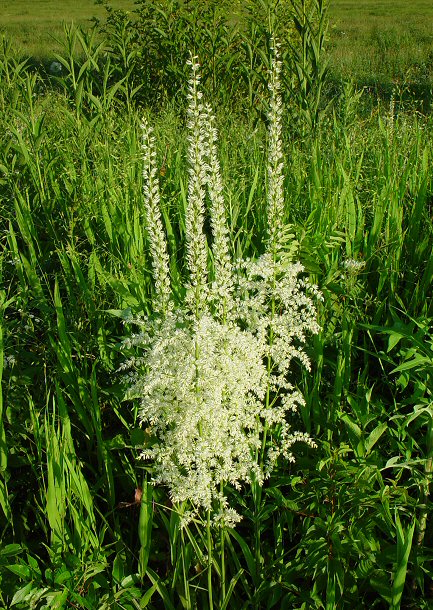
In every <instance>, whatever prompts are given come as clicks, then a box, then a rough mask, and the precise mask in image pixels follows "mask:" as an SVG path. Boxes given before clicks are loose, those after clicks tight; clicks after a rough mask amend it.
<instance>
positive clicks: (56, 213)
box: [0, 5, 433, 610]
mask: <svg viewBox="0 0 433 610" xmlns="http://www.w3.org/2000/svg"><path fill="white" fill-rule="evenodd" d="M283 8H284V7H283ZM197 10H202V9H197ZM203 10H204V9H203ZM215 10H216V9H215ZM256 10H257V13H255V14H256V15H259V14H261V15H263V12H261V11H263V10H265V11H267V8H266V6H264V7H263V6H258V5H257V7H256ZM203 14H204V13H203ZM209 14H210V15H213V13H209ZM266 14H267V13H266ZM206 15H207V13H206ZM184 17H185V18H186V16H185V15H184V16H183V17H182V19H183V18H184ZM114 18H115V19H119V20H120V21H119V25H117V22H116V23H113V24H112V25H110V23H109V24H108V26H107V28H108V29H107V31H108V30H109V28H110V27H111V28H112V29H111V30H110V32H111V33H110V34H109V39H110V41H111V44H112V48H113V52H112V58H111V59H108V56H106V55H105V50H103V49H102V48H101V47H100V40H99V39H97V38H95V34H92V33H91V32H88V31H80V30H75V29H67V30H66V35H65V39H64V40H65V43H66V46H65V47H64V48H63V49H62V50H60V51H59V57H58V60H59V62H60V63H61V64H62V66H63V67H64V70H65V71H64V74H63V76H62V77H54V76H51V77H49V78H48V77H47V78H45V77H44V78H43V77H42V75H41V74H38V73H37V72H35V71H33V70H32V69H31V67H30V66H29V64H28V63H27V62H22V61H21V60H20V59H18V58H17V56H16V55H15V53H14V52H13V49H12V48H11V46H10V45H9V44H8V43H7V42H6V41H5V40H3V41H2V45H1V48H0V127H1V129H0V278H1V282H0V283H1V288H0V371H1V393H0V539H1V544H0V607H4V608H10V607H11V608H14V607H16V608H23V609H24V608H32V607H33V608H36V609H39V608H41V609H42V608H44V607H46V608H48V607H49V608H56V607H57V608H59V609H60V608H68V607H76V608H83V609H86V608H92V610H93V609H94V608H101V610H102V609H103V608H104V609H105V608H128V609H129V608H133V609H136V608H146V607H148V608H155V609H157V608H162V607H166V608H179V607H185V608H188V607H190V608H194V607H201V608H206V607H207V604H208V601H207V600H208V595H207V589H208V586H209V581H208V575H209V570H207V567H208V558H209V556H210V554H211V553H210V551H212V554H213V555H212V556H213V557H220V558H222V560H223V561H224V567H223V564H222V563H218V565H217V562H214V564H213V566H212V579H213V581H212V582H213V585H214V588H215V591H219V593H218V594H219V595H220V597H218V598H216V599H215V600H214V605H217V604H219V607H221V608H289V609H303V610H306V609H315V608H317V609H320V608H327V609H328V608H329V609H333V608H335V609H336V608H341V609H346V608H356V607H367V606H371V607H372V608H373V607H374V608H379V609H382V608H384V609H387V608H398V607H401V608H407V609H410V608H413V609H414V610H415V609H416V610H419V609H424V608H425V609H428V608H430V607H431V605H432V599H431V587H432V578H431V574H432V561H433V548H432V543H431V539H432V538H431V536H432V527H433V525H432V522H431V519H430V515H431V511H432V501H431V496H430V485H431V478H432V458H433V453H432V452H433V433H432V430H433V426H432V414H431V407H432V392H433V386H432V359H433V358H432V319H433V310H432V307H433V305H432V300H431V294H432V282H433V258H432V256H431V253H432V248H433V227H432V221H431V211H432V208H431V206H432V192H433V173H432V168H431V158H432V154H433V150H432V149H433V142H432V138H431V133H432V124H431V117H429V116H423V115H420V114H418V113H414V112H409V111H407V110H406V109H405V107H404V104H403V103H402V99H400V98H399V97H398V96H397V97H396V99H395V104H394V103H393V104H390V105H386V106H385V105H381V104H377V103H376V101H375V100H374V102H373V101H372V100H371V99H367V100H366V96H365V94H362V93H361V92H360V91H357V90H356V88H355V87H354V86H350V85H347V86H345V87H344V89H343V90H342V91H341V93H340V94H339V97H338V98H337V99H336V102H335V104H334V105H333V107H329V108H328V109H326V110H325V111H323V112H322V114H321V120H320V121H317V122H316V129H315V132H314V133H313V134H310V133H309V131H308V130H307V129H306V128H304V130H303V129H302V125H305V124H304V123H302V121H300V122H299V129H298V128H297V129H296V130H295V131H292V130H291V129H290V122H289V121H287V128H286V129H285V140H284V157H285V159H286V163H287V164H288V166H289V171H288V172H287V176H286V177H285V181H284V193H285V212H284V217H285V221H290V223H291V234H293V235H294V237H293V238H291V239H292V243H291V246H292V248H294V249H296V253H297V255H298V256H299V258H300V259H301V260H302V262H303V264H304V266H305V268H306V270H307V272H308V274H309V276H310V278H311V279H312V280H313V281H314V282H316V283H317V284H318V286H319V288H320V290H321V291H322V293H323V295H324V301H323V303H322V304H321V306H320V312H319V313H320V323H321V327H322V331H321V333H320V334H319V335H318V336H317V337H315V338H314V341H312V343H311V345H310V346H309V356H310V359H311V361H312V363H313V368H312V371H311V372H310V373H305V372H304V371H302V370H301V368H300V369H299V371H296V375H297V377H296V378H297V380H298V386H299V389H300V390H301V391H302V393H303V395H304V396H305V397H306V404H305V406H303V407H302V409H301V410H300V417H301V418H302V421H301V422H299V424H300V425H301V426H303V428H305V429H307V430H308V432H309V433H310V434H311V435H312V436H313V437H314V438H315V439H316V441H317V443H318V445H319V447H318V449H317V450H314V451H311V450H307V449H305V448H304V449H302V447H300V448H299V450H298V448H297V451H296V453H297V455H298V460H297V462H296V463H295V464H293V465H290V464H282V465H280V466H279V467H278V470H277V472H276V473H275V476H274V477H273V478H272V479H271V480H270V481H269V482H268V483H267V484H266V485H265V486H264V487H263V488H261V489H259V488H256V489H253V490H252V491H248V490H246V489H242V490H241V491H240V492H237V491H227V493H229V494H233V495H232V497H230V495H228V500H229V501H233V503H235V504H236V505H237V506H239V507H241V509H242V514H243V521H242V522H241V523H240V524H239V526H238V527H237V528H236V529H235V530H227V531H226V532H225V533H224V535H223V536H222V537H220V536H216V535H215V536H214V537H213V541H212V548H209V547H210V544H209V539H208V538H207V536H206V534H205V532H206V527H205V524H204V526H203V524H202V523H200V522H195V521H193V522H192V523H190V524H189V526H188V527H187V528H186V529H183V530H179V529H178V524H179V519H180V517H181V516H182V515H179V514H177V513H175V512H174V511H173V510H172V508H173V507H172V505H171V503H170V499H169V498H168V497H167V494H166V492H165V490H164V489H161V488H159V487H155V488H154V487H152V486H151V485H150V481H151V478H152V469H151V467H148V468H147V469H146V471H143V470H144V469H143V466H142V464H141V463H140V462H138V461H137V457H138V453H139V451H140V448H141V447H142V446H143V445H144V444H145V443H146V442H149V440H151V439H149V431H148V430H147V429H141V428H140V427H139V425H138V417H137V415H138V414H137V412H136V410H135V408H134V406H133V405H132V404H130V403H129V402H127V401H123V400H122V397H123V388H122V387H121V384H120V381H121V379H120V373H118V368H119V366H120V364H121V362H122V361H123V355H121V353H120V344H121V341H122V339H123V338H124V336H125V333H126V331H125V329H124V320H125V318H128V317H129V314H131V313H132V314H133V315H139V314H149V313H151V302H152V288H151V285H152V281H151V261H150V256H149V254H150V253H149V239H148V235H147V232H146V229H145V223H144V205H143V194H142V160H141V154H142V153H141V150H140V143H139V142H140V139H139V138H140V136H139V127H138V126H139V123H140V119H141V117H140V116H139V113H138V112H137V110H136V104H137V102H138V101H139V96H143V97H141V99H145V95H147V96H148V98H146V99H147V101H149V102H150V101H152V100H154V101H155V100H156V101H157V102H158V104H157V107H158V112H156V111H154V109H152V108H150V109H149V110H148V112H147V114H149V115H150V117H149V120H151V122H152V124H153V125H154V126H155V136H156V141H157V142H158V150H157V167H158V172H159V179H160V188H161V200H162V202H163V204H162V217H163V222H164V228H165V231H166V235H167V238H168V248H169V254H170V276H171V280H172V285H173V289H174V291H175V292H176V291H177V293H178V294H180V295H181V294H182V291H183V290H184V287H183V282H182V277H184V271H185V270H184V269H183V261H184V259H185V257H184V252H185V223H184V220H183V219H184V217H185V205H186V184H185V183H184V178H183V176H185V172H186V162H185V152H186V148H187V142H186V130H185V127H184V124H183V119H182V116H183V115H182V114H181V113H180V112H179V106H182V105H183V104H184V101H183V99H182V93H181V88H182V87H184V86H185V85H186V83H185V82H182V83H181V85H180V86H179V91H178V90H177V89H176V83H179V82H180V80H179V81H178V80H176V79H177V78H179V79H182V78H183V74H184V70H185V68H184V66H183V65H181V64H180V62H179V64H177V63H176V62H177V60H176V59H175V58H174V59H173V61H172V63H171V64H169V65H170V66H171V68H170V71H169V72H167V74H169V75H170V78H168V80H167V84H166V85H165V84H164V83H163V78H162V76H161V75H160V76H159V77H158V74H156V76H155V78H159V79H160V80H159V81H158V80H157V81H156V85H155V91H154V93H155V95H154V97H152V96H153V92H152V91H150V89H149V86H148V85H149V82H150V81H149V82H148V81H146V80H145V78H147V76H146V75H144V76H143V79H144V81H143V82H142V81H141V80H140V74H139V65H140V63H139V62H140V61H142V56H141V55H140V52H139V49H138V46H134V45H135V44H136V43H135V39H134V36H135V33H134V30H132V31H130V30H129V27H128V23H127V22H126V21H121V19H123V16H120V15H119V16H116V17H114V16H113V19H114ZM203 18H205V19H209V21H207V22H206V23H207V27H208V29H209V28H210V27H211V25H210V24H211V23H213V22H212V21H211V17H207V16H206V17H203ZM212 18H213V17H212ZM146 19H147V20H148V21H147V23H148V26H149V28H150V27H151V26H152V27H154V22H152V16H151V15H148V16H147V17H146ZM170 19H171V21H170ZM173 19H174V17H173V15H171V16H170V15H168V16H167V19H166V21H163V23H164V24H165V25H164V28H166V29H165V30H162V31H163V33H164V32H165V34H166V33H167V32H168V31H169V26H170V27H173V28H174V25H173ZM179 23H183V21H180V22H179ZM248 23H249V25H248V28H249V29H248V28H245V29H243V30H242V29H241V28H240V25H239V24H236V27H237V28H239V30H237V32H238V33H237V35H238V36H239V38H238V40H239V47H238V48H237V51H236V53H238V54H236V53H234V59H233V64H232V65H233V66H235V65H236V64H235V62H236V61H238V64H237V65H238V68H237V70H238V71H235V70H234V67H233V73H232V74H223V65H224V61H225V60H223V57H225V55H224V54H225V53H231V52H232V51H231V50H230V49H229V50H228V47H226V46H225V44H226V43H225V42H224V41H222V40H218V41H217V44H216V47H215V49H214V54H213V55H212V53H211V52H210V51H208V55H205V57H206V58H207V59H206V61H207V62H208V65H207V68H206V69H208V72H207V73H206V74H207V76H206V79H207V82H208V87H207V88H208V90H209V92H210V94H212V95H213V93H214V89H213V84H212V83H213V75H215V79H216V83H217V87H216V89H217V90H216V92H215V96H216V98H217V99H219V100H220V102H221V103H222V105H223V107H222V109H221V110H220V111H219V113H218V114H217V124H218V128H219V132H220V143H221V148H220V162H221V173H222V176H223V183H224V185H225V195H226V201H227V205H228V218H227V220H228V227H229V235H230V247H231V250H232V252H231V254H233V255H234V256H239V257H244V258H246V257H248V256H255V255H256V254H257V252H258V249H259V248H260V244H261V243H262V240H263V237H264V232H265V230H266V194H265V189H264V187H263V185H264V184H265V182H266V160H265V155H264V152H263V150H264V141H265V129H264V126H263V124H262V123H261V122H260V121H258V116H259V115H260V113H262V112H265V111H266V108H265V104H263V106H262V105H261V102H262V99H261V98H262V96H263V94H264V91H265V89H264V87H265V74H266V66H267V65H268V62H269V59H268V55H267V47H266V45H267V44H268V43H267V40H268V34H267V32H266V27H265V25H266V24H265V23H264V22H263V21H262V22H260V21H259V20H258V19H255V18H254V19H253V18H251V19H250V21H249V22H248ZM152 24H153V25H152ZM215 27H216V31H217V32H219V34H220V33H221V32H222V31H223V30H222V28H225V27H227V28H230V27H231V25H230V24H227V22H224V21H221V22H217V23H216V26H215ZM116 28H117V29H116ZM116 32H117V34H116V36H117V38H116V37H115V33H116ZM165 34H164V36H163V37H162V38H163V40H162V41H159V39H157V38H156V39H155V44H156V45H159V44H161V49H160V51H161V57H163V58H164V59H161V64H160V68H159V69H161V70H163V69H164V70H165V67H163V66H165V65H166V63H164V62H166V61H168V60H167V58H168V57H170V52H173V48H174V49H175V48H176V44H178V42H177V38H176V35H174V34H173V38H168V39H167V37H166V36H165ZM211 34H212V31H211V32H210V33H209V34H206V33H205V32H204V31H203V32H201V33H200V34H197V41H196V44H197V47H199V46H200V45H202V47H203V48H202V51H203V50H204V49H207V48H208V47H207V45H208V42H209V39H205V36H210V35H211ZM219 34H218V35H219ZM129 35H130V36H131V38H128V36H129ZM152 35H153V36H156V33H155V32H153V34H152ZM186 35H188V36H191V37H193V36H195V34H194V33H193V32H192V30H191V29H190V30H188V28H186V34H185V36H186ZM221 35H222V34H221ZM161 36H162V34H161ZM190 40H192V38H185V39H183V42H182V45H184V46H183V47H181V50H182V49H183V50H182V53H183V52H184V50H185V49H186V45H187V44H189V41H190ZM168 41H171V42H170V44H169V43H168ZM257 41H259V42H257ZM262 43H263V44H262ZM283 43H284V44H283V50H284V45H286V47H285V48H286V49H288V44H287V40H286V41H283ZM164 45H165V46H164ZM170 45H172V46H170ZM173 45H174V46H173ZM74 48H75V50H74ZM77 50H78V55H80V54H81V55H82V60H79V59H77V56H76V55H75V54H76V53H77ZM387 52H388V51H387ZM131 53H132V54H131ZM242 53H243V55H242ZM212 58H214V60H215V61H214V64H212V61H213V60H212ZM287 58H289V54H287ZM287 61H288V60H287ZM212 65H214V68H215V72H212V70H211V69H209V66H210V67H211V66H212ZM286 65H289V64H286ZM318 68H319V72H320V70H321V66H318ZM152 69H153V68H152ZM178 69H179V70H180V71H178ZM283 69H284V68H283ZM134 70H137V72H134ZM308 74H311V73H308ZM301 75H302V72H301ZM149 78H150V77H149ZM152 78H154V77H153V76H152ZM219 79H221V80H219ZM230 79H232V80H230ZM238 81H239V82H238ZM146 82H147V84H146ZM141 85H143V86H142V88H140V89H137V88H138V87H140V86H141ZM146 87H147V88H146ZM236 87H239V89H236ZM235 90H237V91H242V95H241V94H240V93H239V96H238V94H234V91H235ZM175 93H176V99H175V100H174V101H173V100H172V99H169V98H170V95H171V94H175ZM241 97H242V99H240V98H241ZM239 99H240V102H239V104H237V101H238V100H239ZM312 99H313V101H312V102H311V104H312V106H311V107H312V108H313V110H314V108H315V107H316V106H315V101H314V100H316V99H317V98H316V97H314V96H313V98H312ZM244 100H245V101H244ZM179 102H180V103H179ZM296 103H297V104H298V103H299V100H298V101H297V102H296ZM230 104H231V105H232V108H231V110H232V112H231V113H228V112H227V108H228V107H230ZM295 107H296V106H291V107H290V108H289V111H290V112H292V113H294V112H295V110H294V108H295ZM320 107H321V106H320ZM246 108H257V109H258V110H259V112H256V111H254V113H246V112H245V110H246ZM368 108H373V111H372V112H368ZM289 116H290V114H289ZM303 116H304V119H305V115H303ZM283 118H284V117H283ZM305 120H306V119H305ZM301 135H302V137H300V136H301ZM210 262H211V261H210ZM131 355H132V353H131ZM135 490H136V491H135Z"/></svg>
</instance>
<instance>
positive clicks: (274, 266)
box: [129, 45, 319, 526]
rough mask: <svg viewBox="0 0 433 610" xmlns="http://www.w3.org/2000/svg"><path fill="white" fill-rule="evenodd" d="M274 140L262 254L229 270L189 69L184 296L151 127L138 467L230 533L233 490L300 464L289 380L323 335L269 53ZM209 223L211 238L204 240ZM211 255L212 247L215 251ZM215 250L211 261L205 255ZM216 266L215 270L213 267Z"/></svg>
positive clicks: (146, 136)
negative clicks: (173, 276)
mask: <svg viewBox="0 0 433 610" xmlns="http://www.w3.org/2000/svg"><path fill="white" fill-rule="evenodd" d="M274 51H275V53H274V61H273V66H272V71H271V74H270V84H269V89H270V98H271V99H270V110H269V116H268V119H269V132H268V176H267V193H268V204H267V205H268V214H267V217H268V237H267V241H266V244H265V248H264V254H262V255H261V256H259V257H257V258H256V259H253V260H248V261H233V260H232V256H231V244H230V236H229V229H228V225H227V210H226V207H225V202H224V196H223V186H222V182H221V176H220V168H219V161H218V153H217V131H216V128H215V119H214V117H213V116H212V112H211V109H210V108H209V107H208V106H206V105H205V104H204V103H203V99H202V92H201V90H200V74H199V65H198V62H197V60H196V59H195V58H193V59H192V60H191V61H190V67H191V78H190V81H189V96H188V97H189V108H188V131H189V136H188V140H189V152H188V161H189V179H188V200H187V210H186V218H185V226H186V269H187V273H188V278H187V289H186V296H185V299H184V300H183V301H182V302H180V303H179V302H178V301H177V300H176V298H175V297H174V295H173V293H172V291H171V285H170V276H169V258H168V249H167V243H166V238H165V234H164V228H163V222H162V218H161V212H160V194H159V186H158V180H157V169H156V161H155V158H156V153H155V141H154V137H153V135H152V129H151V127H150V126H149V124H148V123H147V122H146V121H144V122H143V125H142V131H143V157H144V196H145V212H146V223H147V230H148V234H149V245H150V253H151V258H152V270H153V277H154V296H153V309H154V312H155V315H154V316H152V317H151V318H148V319H144V320H140V321H139V324H140V332H139V333H138V334H136V335H134V336H133V337H132V338H131V339H130V343H131V344H134V345H136V346H139V347H140V348H142V349H143V350H144V352H143V353H144V355H143V358H142V359H141V360H140V366H139V367H137V368H136V370H135V372H134V373H133V375H132V384H131V387H130V389H129V395H130V396H131V397H136V398H138V399H139V401H140V419H141V422H142V424H143V425H145V426H146V427H147V428H150V430H151V432H152V434H151V437H152V438H153V439H156V440H154V442H152V443H151V444H149V445H148V446H146V447H144V448H143V451H142V457H143V458H144V459H146V460H150V461H151V462H152V464H153V475H154V482H155V483H159V484H163V485H166V486H167V488H168V491H169V494H170V496H171V499H172V501H173V503H174V504H180V503H182V502H188V504H189V507H190V511H189V515H190V517H193V516H194V515H198V514H199V513H200V512H201V511H202V510H205V511H206V512H207V515H208V519H212V520H213V522H214V523H218V524H223V525H229V526H233V525H234V524H235V523H236V522H237V521H238V520H239V519H240V515H239V514H238V513H237V512H236V510H235V507H233V506H229V503H228V500H227V496H226V491H225V490H226V489H227V487H228V486H233V487H235V488H240V487H241V486H242V485H243V484H251V483H253V482H254V484H256V485H257V484H258V485H262V483H263V481H264V479H265V478H266V477H269V476H270V474H271V473H272V470H273V468H274V466H275V463H276V462H277V460H278V459H280V458H281V459H285V460H290V461H292V460H294V456H293V453H292V447H293V444H294V443H295V442H296V441H304V442H306V443H308V444H309V445H310V446H314V442H313V440H312V439H311V438H310V437H309V436H308V435H307V434H305V433H303V432H297V431H293V430H292V428H291V425H290V421H289V419H290V418H289V414H290V412H292V411H295V410H296V409H297V408H298V407H299V406H300V405H302V404H303V398H302V395H301V394H300V393H299V392H298V391H297V390H296V388H295V386H294V385H293V383H292V381H291V380H290V371H291V363H292V360H293V359H294V358H296V359H297V360H298V361H300V362H301V363H302V364H303V365H304V366H305V367H307V368H309V366H310V364H309V361H308V357H307V355H306V353H305V351H304V347H303V346H304V344H305V341H306V338H307V335H308V334H311V333H317V332H318V330H319V328H318V325H317V322H316V311H315V307H314V302H313V301H314V298H315V297H318V296H319V295H318V292H317V290H316V289H315V287H314V286H312V285H310V284H309V283H308V282H307V281H306V280H304V279H303V278H302V271H303V269H302V266H301V265H300V264H299V263H293V262H291V261H290V260H289V259H288V257H287V243H286V234H287V231H286V230H285V229H286V225H285V222H284V192H283V178H284V176H283V153H282V143H281V141H282V138H281V129H282V128H281V119H282V104H281V98H280V93H279V72H280V69H281V64H280V62H279V59H278V48H277V46H276V45H275V46H274ZM206 214H209V217H210V227H211V232H210V233H211V234H210V235H207V234H206V232H205V230H204V218H205V215H206ZM208 242H210V243H211V246H209V243H208ZM209 250H211V253H212V257H210V256H209ZM210 258H212V265H210V264H209V262H208V261H209V259H210Z"/></svg>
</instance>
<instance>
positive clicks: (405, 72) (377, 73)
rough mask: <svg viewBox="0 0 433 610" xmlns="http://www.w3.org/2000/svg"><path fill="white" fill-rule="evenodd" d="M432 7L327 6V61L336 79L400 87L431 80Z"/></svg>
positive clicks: (386, 1)
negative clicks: (328, 9) (328, 57)
mask: <svg viewBox="0 0 433 610" xmlns="http://www.w3.org/2000/svg"><path fill="white" fill-rule="evenodd" d="M432 31H433V6H432V4H431V2H427V1H425V0H416V1H414V2H406V1H404V0H400V1H397V2H394V1H392V0H383V1H382V2H374V1H373V0H371V1H370V0H369V1H367V2H365V1H364V2H355V1H354V2H351V1H347V0H346V1H343V0H334V1H333V2H332V3H331V7H330V30H329V35H330V49H331V50H330V60H331V66H332V69H333V71H334V72H335V74H336V76H337V77H343V78H345V79H353V80H355V81H357V82H359V83H361V84H372V83H380V84H384V85H390V84H391V85H392V84H395V85H396V86H400V87H404V86H405V85H411V84H414V83H415V84H416V83H421V84H428V85H430V86H431V83H432V82H433V72H432V57H433V34H432Z"/></svg>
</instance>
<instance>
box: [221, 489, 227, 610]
mask: <svg viewBox="0 0 433 610" xmlns="http://www.w3.org/2000/svg"><path fill="white" fill-rule="evenodd" d="M223 491H224V484H223V482H221V496H222V495H223ZM225 536H226V530H225V526H224V525H222V527H221V530H220V554H221V605H222V604H223V603H224V600H225V598H226V561H225V556H224V552H225Z"/></svg>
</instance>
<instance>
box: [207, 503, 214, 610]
mask: <svg viewBox="0 0 433 610" xmlns="http://www.w3.org/2000/svg"><path fill="white" fill-rule="evenodd" d="M206 531H207V557H208V560H207V588H208V595H209V610H213V596H212V534H211V531H210V510H208V511H207V524H206Z"/></svg>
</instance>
